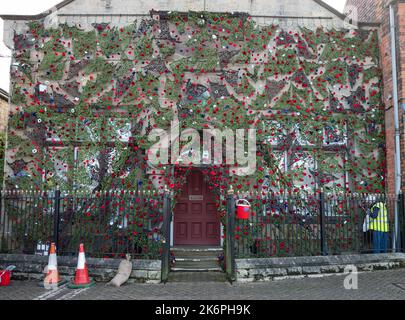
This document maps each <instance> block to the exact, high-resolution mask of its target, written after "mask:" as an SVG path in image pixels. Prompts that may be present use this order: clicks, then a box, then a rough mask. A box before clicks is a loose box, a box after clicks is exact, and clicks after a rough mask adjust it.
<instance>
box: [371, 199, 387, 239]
mask: <svg viewBox="0 0 405 320" xmlns="http://www.w3.org/2000/svg"><path fill="white" fill-rule="evenodd" d="M375 207H377V208H378V209H379V210H378V216H377V218H375V219H374V218H372V217H370V230H375V231H382V232H388V231H389V227H388V211H387V207H386V206H385V204H384V203H383V202H378V203H376V204H375V205H373V206H372V207H371V212H373V210H374V208H375Z"/></svg>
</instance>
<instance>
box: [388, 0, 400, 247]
mask: <svg viewBox="0 0 405 320" xmlns="http://www.w3.org/2000/svg"><path fill="white" fill-rule="evenodd" d="M389 6H390V37H391V63H392V92H393V102H394V117H395V118H394V122H395V197H396V201H395V213H394V215H395V218H394V219H395V220H394V228H395V230H394V239H393V242H392V250H393V252H396V251H397V241H398V232H399V230H398V228H399V224H398V201H397V200H398V197H399V193H400V192H401V149H400V128H399V114H398V111H399V108H398V101H399V100H398V79H397V50H396V30H395V16H394V7H393V3H392V2H391V3H390V5H389Z"/></svg>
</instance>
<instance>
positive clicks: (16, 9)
mask: <svg viewBox="0 0 405 320" xmlns="http://www.w3.org/2000/svg"><path fill="white" fill-rule="evenodd" d="M0 1H1V6H0V14H27V15H28V14H38V13H41V12H43V11H45V10H48V9H50V8H52V7H53V6H54V5H55V4H57V3H59V2H61V0H36V1H33V0H13V1H7V0H0ZM280 1H282V0H280ZM324 2H326V3H327V4H329V5H330V6H332V7H334V8H335V9H337V10H339V11H341V12H342V11H343V8H344V5H345V3H346V0H324ZM10 54H11V52H10V50H9V49H8V48H7V47H6V46H5V45H4V43H3V20H2V19H0V88H2V89H4V90H6V91H7V92H8V91H9V83H10V80H9V68H10V62H11V59H10Z"/></svg>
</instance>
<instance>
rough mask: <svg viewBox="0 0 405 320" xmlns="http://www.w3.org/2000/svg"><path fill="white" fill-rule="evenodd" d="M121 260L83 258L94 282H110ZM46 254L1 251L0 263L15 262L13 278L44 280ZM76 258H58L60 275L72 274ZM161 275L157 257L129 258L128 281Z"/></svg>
mask: <svg viewBox="0 0 405 320" xmlns="http://www.w3.org/2000/svg"><path fill="white" fill-rule="evenodd" d="M120 261H121V260H120V259H96V258H86V263H87V266H88V269H89V276H90V277H92V278H94V280H96V281H101V282H106V281H110V280H111V279H112V278H113V277H114V276H115V275H116V273H117V270H118V265H119V263H120ZM47 264H48V257H47V256H41V255H26V254H0V266H1V267H2V268H5V267H6V266H9V265H15V266H16V269H14V271H13V279H21V280H22V279H37V280H41V279H43V270H44V268H45V266H47ZM76 266H77V257H75V258H72V257H66V256H60V257H58V271H59V273H60V275H61V276H62V277H65V278H70V277H72V276H74V273H75V270H76ZM160 277H161V261H160V260H132V273H131V276H130V278H129V280H128V281H129V282H130V283H131V282H147V283H159V282H160Z"/></svg>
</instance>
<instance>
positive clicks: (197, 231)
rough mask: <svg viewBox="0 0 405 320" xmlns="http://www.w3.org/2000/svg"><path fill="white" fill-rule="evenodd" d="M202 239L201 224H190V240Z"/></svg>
mask: <svg viewBox="0 0 405 320" xmlns="http://www.w3.org/2000/svg"><path fill="white" fill-rule="evenodd" d="M201 237H202V223H201V222H192V223H191V238H194V239H196V238H197V239H201Z"/></svg>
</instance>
